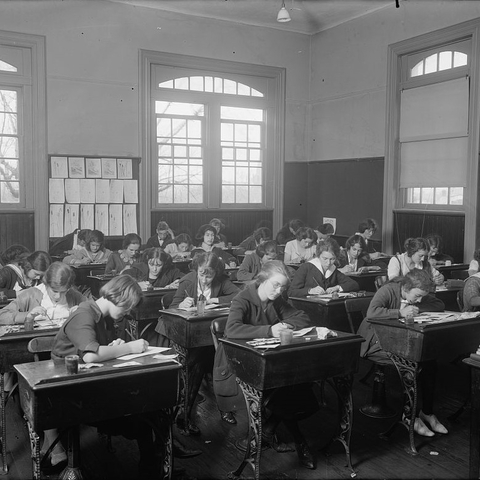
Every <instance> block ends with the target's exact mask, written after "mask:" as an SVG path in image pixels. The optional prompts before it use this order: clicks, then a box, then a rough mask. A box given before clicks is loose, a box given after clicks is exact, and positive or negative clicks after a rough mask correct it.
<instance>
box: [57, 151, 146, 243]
mask: <svg viewBox="0 0 480 480" xmlns="http://www.w3.org/2000/svg"><path fill="white" fill-rule="evenodd" d="M139 165H140V158H138V157H108V156H91V155H58V154H55V155H53V154H52V155H49V178H48V199H49V223H50V228H49V231H50V238H60V237H63V236H65V235H67V234H69V233H71V232H73V231H74V230H75V229H77V228H82V229H83V228H89V229H91V230H94V229H95V230H100V231H101V232H103V233H104V234H105V236H110V237H112V236H124V235H126V234H127V233H132V232H133V233H136V232H138V218H139V203H138V177H139Z"/></svg>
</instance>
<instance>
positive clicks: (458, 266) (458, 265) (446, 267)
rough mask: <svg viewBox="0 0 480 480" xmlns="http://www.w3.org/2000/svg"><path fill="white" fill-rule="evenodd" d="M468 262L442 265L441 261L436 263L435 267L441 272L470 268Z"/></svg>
mask: <svg viewBox="0 0 480 480" xmlns="http://www.w3.org/2000/svg"><path fill="white" fill-rule="evenodd" d="M468 267H469V264H468V263H452V265H445V264H443V265H441V264H440V263H438V262H437V263H436V264H435V268H436V269H437V270H438V271H439V272H440V273H442V272H446V271H453V270H468Z"/></svg>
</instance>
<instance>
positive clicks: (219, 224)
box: [208, 218, 227, 248]
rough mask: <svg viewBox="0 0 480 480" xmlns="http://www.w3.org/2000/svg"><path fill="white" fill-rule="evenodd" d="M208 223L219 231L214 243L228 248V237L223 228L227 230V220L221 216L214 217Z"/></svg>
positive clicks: (219, 246)
mask: <svg viewBox="0 0 480 480" xmlns="http://www.w3.org/2000/svg"><path fill="white" fill-rule="evenodd" d="M208 224H209V225H211V226H212V227H215V230H216V231H217V233H216V235H215V242H214V245H215V246H216V247H218V248H227V237H226V236H225V235H224V234H223V233H222V230H225V222H224V221H223V220H222V219H221V218H212V219H211V220H210V222H208Z"/></svg>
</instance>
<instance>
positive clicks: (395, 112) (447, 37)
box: [382, 19, 480, 258]
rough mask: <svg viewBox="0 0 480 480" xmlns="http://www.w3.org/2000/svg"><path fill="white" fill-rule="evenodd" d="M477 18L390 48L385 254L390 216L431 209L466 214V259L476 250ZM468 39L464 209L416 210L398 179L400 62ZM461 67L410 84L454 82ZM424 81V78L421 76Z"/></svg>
mask: <svg viewBox="0 0 480 480" xmlns="http://www.w3.org/2000/svg"><path fill="white" fill-rule="evenodd" d="M479 33H480V20H478V19H476V20H472V21H468V22H464V23H461V24H458V25H453V26H451V27H447V28H444V29H441V30H436V31H434V32H431V33H427V34H425V35H420V36H418V37H414V38H411V39H408V40H404V41H402V42H398V43H396V44H393V45H389V47H388V64H387V109H386V112H387V115H386V142H385V177H384V178H385V181H384V195H383V202H384V204H383V225H384V227H385V228H384V229H383V232H382V241H383V245H384V246H385V248H386V250H387V251H391V250H392V248H393V234H392V232H393V227H394V214H395V212H396V211H403V212H408V211H417V212H418V211H419V209H420V210H421V211H426V210H428V211H430V210H432V211H435V212H436V213H439V212H448V213H459V214H463V215H465V244H464V255H465V258H468V257H469V256H470V255H471V252H472V251H473V250H474V249H475V239H476V225H477V219H476V214H477V198H476V197H477V188H476V185H477V178H478V154H477V153H476V152H478V151H479V136H478V132H479V130H480V129H479V126H480V118H479V106H478V102H477V101H475V99H478V98H479V65H480V62H479V60H478V58H477V57H478V55H479V52H480V34H479ZM467 38H471V42H472V44H471V45H472V47H471V56H470V59H469V72H470V73H469V76H470V98H469V126H470V128H469V134H468V158H467V162H468V164H467V174H468V175H467V186H466V188H465V190H464V197H463V198H464V200H463V202H464V204H463V208H462V209H459V208H455V206H453V208H445V206H443V205H442V206H439V208H434V206H433V205H426V204H422V205H420V207H419V208H414V207H413V206H412V205H410V204H409V205H405V204H404V203H402V202H403V200H404V197H403V196H404V195H406V191H405V192H402V191H401V189H400V188H399V185H398V179H399V174H400V171H399V161H398V160H399V154H400V145H399V139H398V132H399V123H400V115H399V113H400V92H401V85H402V83H404V82H406V79H405V78H404V77H403V76H402V72H403V71H404V70H403V69H402V67H403V65H402V58H404V57H405V56H407V55H409V54H414V53H416V52H421V51H422V50H430V49H434V48H436V47H440V46H442V45H447V44H451V43H455V42H458V41H461V40H465V39H467ZM463 68H465V67H458V68H455V69H450V70H443V71H440V72H436V73H433V74H428V75H422V76H419V77H413V78H411V79H409V80H408V85H409V86H420V85H424V84H429V83H433V82H432V77H433V76H435V77H436V78H437V79H438V81H445V80H446V79H450V78H458V76H459V73H460V72H459V71H460V70H461V69H463ZM425 77H428V78H425Z"/></svg>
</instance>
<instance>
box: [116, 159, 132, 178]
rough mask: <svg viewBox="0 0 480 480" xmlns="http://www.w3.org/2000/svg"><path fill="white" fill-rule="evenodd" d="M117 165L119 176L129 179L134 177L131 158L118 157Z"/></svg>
mask: <svg viewBox="0 0 480 480" xmlns="http://www.w3.org/2000/svg"><path fill="white" fill-rule="evenodd" d="M117 167H118V178H120V179H123V180H128V179H130V178H132V177H133V175H132V159H131V158H118V159H117Z"/></svg>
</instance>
